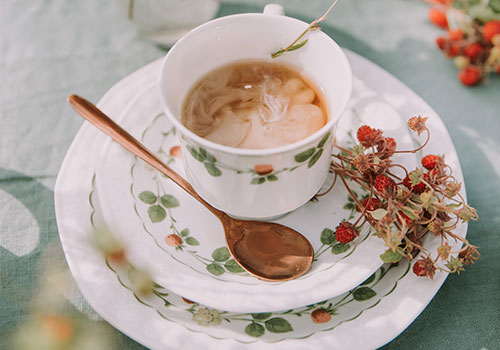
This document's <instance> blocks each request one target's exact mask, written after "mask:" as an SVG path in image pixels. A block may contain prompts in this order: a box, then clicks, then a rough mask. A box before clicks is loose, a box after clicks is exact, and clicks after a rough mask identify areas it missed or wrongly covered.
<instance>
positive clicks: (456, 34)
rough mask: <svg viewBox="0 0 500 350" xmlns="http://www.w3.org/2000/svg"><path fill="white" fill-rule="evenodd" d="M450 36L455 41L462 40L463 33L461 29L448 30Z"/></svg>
mask: <svg viewBox="0 0 500 350" xmlns="http://www.w3.org/2000/svg"><path fill="white" fill-rule="evenodd" d="M448 37H449V38H450V40H453V41H458V40H462V38H463V33H462V31H461V30H460V29H452V30H449V31H448Z"/></svg>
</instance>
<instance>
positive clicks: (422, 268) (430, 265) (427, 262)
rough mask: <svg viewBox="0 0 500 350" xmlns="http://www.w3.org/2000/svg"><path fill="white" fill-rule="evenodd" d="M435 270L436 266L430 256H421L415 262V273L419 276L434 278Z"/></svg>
mask: <svg viewBox="0 0 500 350" xmlns="http://www.w3.org/2000/svg"><path fill="white" fill-rule="evenodd" d="M435 272H436V266H435V264H434V262H433V261H432V259H430V258H429V257H426V258H420V259H418V260H417V261H415V264H413V273H414V274H415V275H417V276H420V277H429V278H430V279H433V278H434V273H435Z"/></svg>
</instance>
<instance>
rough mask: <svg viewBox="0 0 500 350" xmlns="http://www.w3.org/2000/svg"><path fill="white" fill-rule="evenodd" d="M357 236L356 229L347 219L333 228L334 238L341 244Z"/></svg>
mask: <svg viewBox="0 0 500 350" xmlns="http://www.w3.org/2000/svg"><path fill="white" fill-rule="evenodd" d="M357 236H359V232H358V230H357V229H356V228H355V227H354V226H353V225H352V224H351V223H350V222H347V221H343V222H341V223H340V225H338V226H337V228H336V229H335V239H336V240H337V241H338V242H340V243H342V244H347V243H349V242H351V241H352V240H353V239H354V238H356V237H357Z"/></svg>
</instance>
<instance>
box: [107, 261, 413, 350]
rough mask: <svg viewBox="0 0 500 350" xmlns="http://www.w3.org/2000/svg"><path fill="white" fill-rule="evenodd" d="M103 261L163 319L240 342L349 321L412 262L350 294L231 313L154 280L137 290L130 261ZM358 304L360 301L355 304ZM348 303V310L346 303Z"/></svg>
mask: <svg viewBox="0 0 500 350" xmlns="http://www.w3.org/2000/svg"><path fill="white" fill-rule="evenodd" d="M106 265H107V267H108V268H109V269H110V270H111V271H112V272H113V273H114V274H115V276H116V278H117V280H118V282H119V283H120V285H121V286H122V287H124V288H126V289H128V290H129V291H130V292H131V293H133V295H134V297H135V299H136V300H137V301H138V302H140V303H141V304H143V305H144V306H147V307H150V308H152V309H154V310H155V311H156V313H157V314H158V315H160V316H161V317H162V318H164V319H165V320H167V321H170V322H175V323H181V324H183V325H184V327H185V328H186V329H188V330H190V331H193V332H200V331H201V332H208V331H203V328H201V330H200V328H196V325H197V326H201V327H204V328H205V327H213V328H217V327H222V328H224V329H227V328H230V329H231V330H232V331H234V332H236V333H237V334H238V335H237V338H236V339H235V340H237V341H239V342H242V343H252V342H253V341H248V340H241V339H239V338H242V336H244V335H246V336H248V337H249V338H250V339H251V338H255V339H257V338H258V339H262V340H263V341H265V342H279V341H282V340H285V339H287V338H295V339H304V338H307V337H309V336H311V335H313V334H315V333H317V332H323V331H332V330H333V329H335V328H336V327H338V326H339V325H340V324H343V323H347V322H350V321H353V320H355V319H356V318H358V317H359V316H361V315H362V314H363V312H364V311H366V310H369V309H372V308H374V307H376V306H377V305H378V304H379V303H380V301H381V300H382V299H383V298H384V297H386V296H387V295H390V294H391V293H392V292H393V291H394V290H395V289H396V287H397V284H398V281H399V280H400V279H402V278H403V277H404V276H406V274H407V273H408V271H409V269H410V264H409V263H408V262H406V261H404V262H401V263H400V264H399V265H398V264H385V265H383V266H382V267H381V268H380V269H379V270H378V271H376V272H375V273H374V274H373V275H372V276H370V277H369V278H368V279H367V280H366V281H364V282H363V283H362V284H360V285H359V286H358V287H356V288H354V289H353V290H351V291H349V292H348V293H345V294H343V295H341V296H338V297H335V298H332V299H328V300H325V301H322V302H319V303H314V304H311V305H307V306H304V307H299V308H295V309H290V310H286V311H281V312H262V313H232V312H228V311H221V310H216V309H211V308H208V307H205V306H203V305H200V304H198V303H196V302H194V301H191V300H188V299H185V298H182V297H180V296H178V295H176V294H173V293H170V292H169V291H168V290H167V289H165V288H164V287H162V286H160V285H158V284H156V283H154V282H153V287H152V291H151V293H150V294H149V295H141V294H140V293H138V292H137V291H136V289H134V287H133V282H132V280H133V276H134V274H135V271H136V270H135V268H134V267H133V266H132V265H128V266H127V267H119V266H114V265H113V263H112V262H111V261H109V260H106ZM391 270H395V271H394V273H393V274H392V276H393V278H395V281H394V282H393V283H392V284H389V286H385V288H383V287H382V288H381V287H380V286H379V287H377V285H378V284H379V283H380V282H381V281H382V280H383V279H384V278H385V277H386V275H387V274H388V273H389V272H390V271H391ZM358 303H359V306H356V305H354V306H353V304H358ZM349 304H351V305H350V306H351V307H350V310H349V308H348V307H347V305H349ZM171 309H172V310H171ZM170 310H171V311H170ZM304 322H305V324H304ZM307 325H308V326H307ZM304 326H306V327H307V329H306V332H305V333H306V334H303V333H304ZM193 327H194V328H193ZM208 334H209V335H210V333H208ZM280 334H283V335H281V336H280ZM212 337H214V338H217V339H223V338H219V337H215V336H212ZM243 339H245V338H243Z"/></svg>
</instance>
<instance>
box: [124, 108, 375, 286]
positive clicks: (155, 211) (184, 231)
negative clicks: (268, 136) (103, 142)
mask: <svg viewBox="0 0 500 350" xmlns="http://www.w3.org/2000/svg"><path fill="white" fill-rule="evenodd" d="M161 118H165V114H163V113H159V114H158V115H156V116H155V118H154V119H153V122H152V123H151V124H150V125H149V126H148V127H146V128H145V130H144V131H143V133H142V135H141V141H143V142H144V141H145V140H146V139H147V133H148V131H149V130H151V129H152V128H153V126H154V125H155V123H156V122H157V121H158V120H160V119H161ZM159 130H161V129H159ZM175 135H176V130H175V128H174V127H172V126H171V127H170V128H169V129H168V130H166V131H161V142H160V143H159V146H158V148H157V149H155V153H156V154H158V155H159V156H160V157H161V158H162V159H163V160H164V161H165V162H166V163H167V164H173V163H175V162H176V161H178V160H177V159H176V157H175V156H173V155H172V154H171V152H169V151H167V150H166V149H165V144H166V142H167V140H168V139H169V138H171V137H173V136H175ZM329 137H330V135H329V134H327V135H325V137H324V138H323V139H322V140H321V141H320V142H319V143H318V146H317V147H314V148H312V150H313V151H311V150H309V152H307V154H305V153H304V152H303V153H304V155H301V156H300V157H299V160H301V161H303V163H302V164H308V163H307V160H308V159H311V158H312V157H313V156H314V154H315V152H316V153H317V152H318V151H319V150H321V149H322V148H323V147H324V145H325V144H326V142H327V141H328V138H329ZM174 147H176V148H178V146H177V145H176V146H174ZM191 155H192V156H193V157H194V156H195V155H196V157H198V158H197V159H199V160H201V159H203V161H207V162H217V159H215V157H213V156H212V155H209V154H208V153H207V152H206V151H205V152H203V151H202V152H199V150H197V151H196V153H195V155H193V154H191ZM137 165H138V163H137V158H136V160H135V161H134V163H133V165H132V168H131V177H132V184H131V187H130V191H131V195H132V197H133V198H134V200H135V203H134V210H135V213H136V215H137V216H138V217H139V218H140V219H141V221H142V223H143V227H144V231H145V232H146V233H147V234H148V235H149V236H150V238H151V239H153V241H154V242H155V244H156V245H157V247H159V249H161V250H163V251H164V252H166V253H167V254H169V255H170V256H171V257H172V258H173V259H174V260H175V261H176V262H178V263H181V264H183V265H185V266H188V267H189V268H191V269H192V270H193V271H195V272H198V273H203V270H204V271H207V272H208V273H209V274H210V275H211V276H212V277H214V278H216V279H218V280H220V281H224V282H227V281H226V280H225V279H221V278H219V277H220V276H222V275H224V274H226V273H230V274H235V275H238V276H242V277H251V275H250V274H248V273H246V272H245V271H244V270H243V268H241V266H240V265H238V263H237V262H236V261H235V260H234V259H232V258H230V254H229V250H228V249H227V247H218V248H215V249H214V250H213V251H212V253H211V257H207V256H203V255H201V254H199V252H198V251H197V250H196V247H197V246H200V242H199V241H198V240H197V239H196V233H192V232H191V231H190V229H189V228H188V227H185V228H179V227H177V226H178V222H177V219H176V218H175V215H174V213H175V210H176V208H178V207H180V206H181V203H180V202H179V200H178V199H177V198H176V197H174V196H173V195H172V194H169V193H167V191H166V190H165V188H164V182H163V181H162V178H163V177H164V176H163V175H161V174H160V173H159V172H156V171H152V172H151V174H152V177H153V181H154V183H155V184H156V189H152V188H146V189H141V192H140V193H138V194H137V192H136V184H135V180H134V172H135V169H136V167H137ZM217 165H218V166H219V165H220V163H217ZM313 165H314V164H313ZM299 166H300V165H299ZM146 167H148V166H146ZM151 169H152V168H151ZM235 171H236V170H235ZM283 171H286V170H283ZM248 172H249V173H252V174H254V173H255V171H254V170H253V169H249V171H248ZM144 206H145V208H144ZM143 208H144V209H146V210H144V211H145V212H147V219H146V216H144V217H143V215H142V214H141V211H142V209H143ZM140 209H141V210H140ZM344 209H345V206H344ZM352 213H353V212H352V211H351V214H352ZM165 220H167V221H168V224H169V230H170V232H169V233H168V234H167V235H166V236H163V239H158V238H157V237H156V235H155V234H153V233H152V230H153V228H154V225H155V224H157V223H161V222H164V221H165ZM148 221H149V223H151V224H152V225H153V226H152V228H151V229H150V228H148V225H147V223H148ZM369 236H370V233H369V232H367V233H366V234H363V235H362V236H361V237H359V238H357V240H356V244H345V245H344V244H342V243H339V242H337V241H336V239H335V235H334V234H333V230H332V229H331V228H325V229H323V231H322V232H321V235H320V237H319V240H320V241H321V246H320V247H319V248H318V249H317V250H315V252H314V261H315V262H316V261H318V258H319V257H320V256H321V255H322V254H324V253H325V252H326V251H330V253H331V254H333V255H339V256H341V258H340V260H339V261H341V260H343V259H345V258H347V257H349V256H350V255H351V254H352V253H354V251H355V249H356V247H357V246H358V245H359V244H361V243H362V242H364V241H365V240H366V239H368V237H369ZM172 250H173V251H174V252H177V253H185V254H189V255H190V256H192V257H193V258H194V259H196V260H197V261H198V262H200V263H201V264H202V265H203V266H204V268H203V270H201V269H198V268H197V267H195V266H192V264H187V263H186V262H184V261H182V260H181V259H179V258H177V257H178V255H177V254H173V253H172ZM226 258H227V259H226ZM337 262H338V261H334V262H333V263H331V264H329V265H328V266H327V267H325V268H324V269H325V270H326V269H330V268H332V267H333V266H335V265H336V264H337ZM322 271H323V269H322ZM309 276H311V274H306V275H304V276H302V277H299V279H306V278H308V277H309ZM238 283H246V282H243V281H239V282H238ZM276 284H278V283H276Z"/></svg>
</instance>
